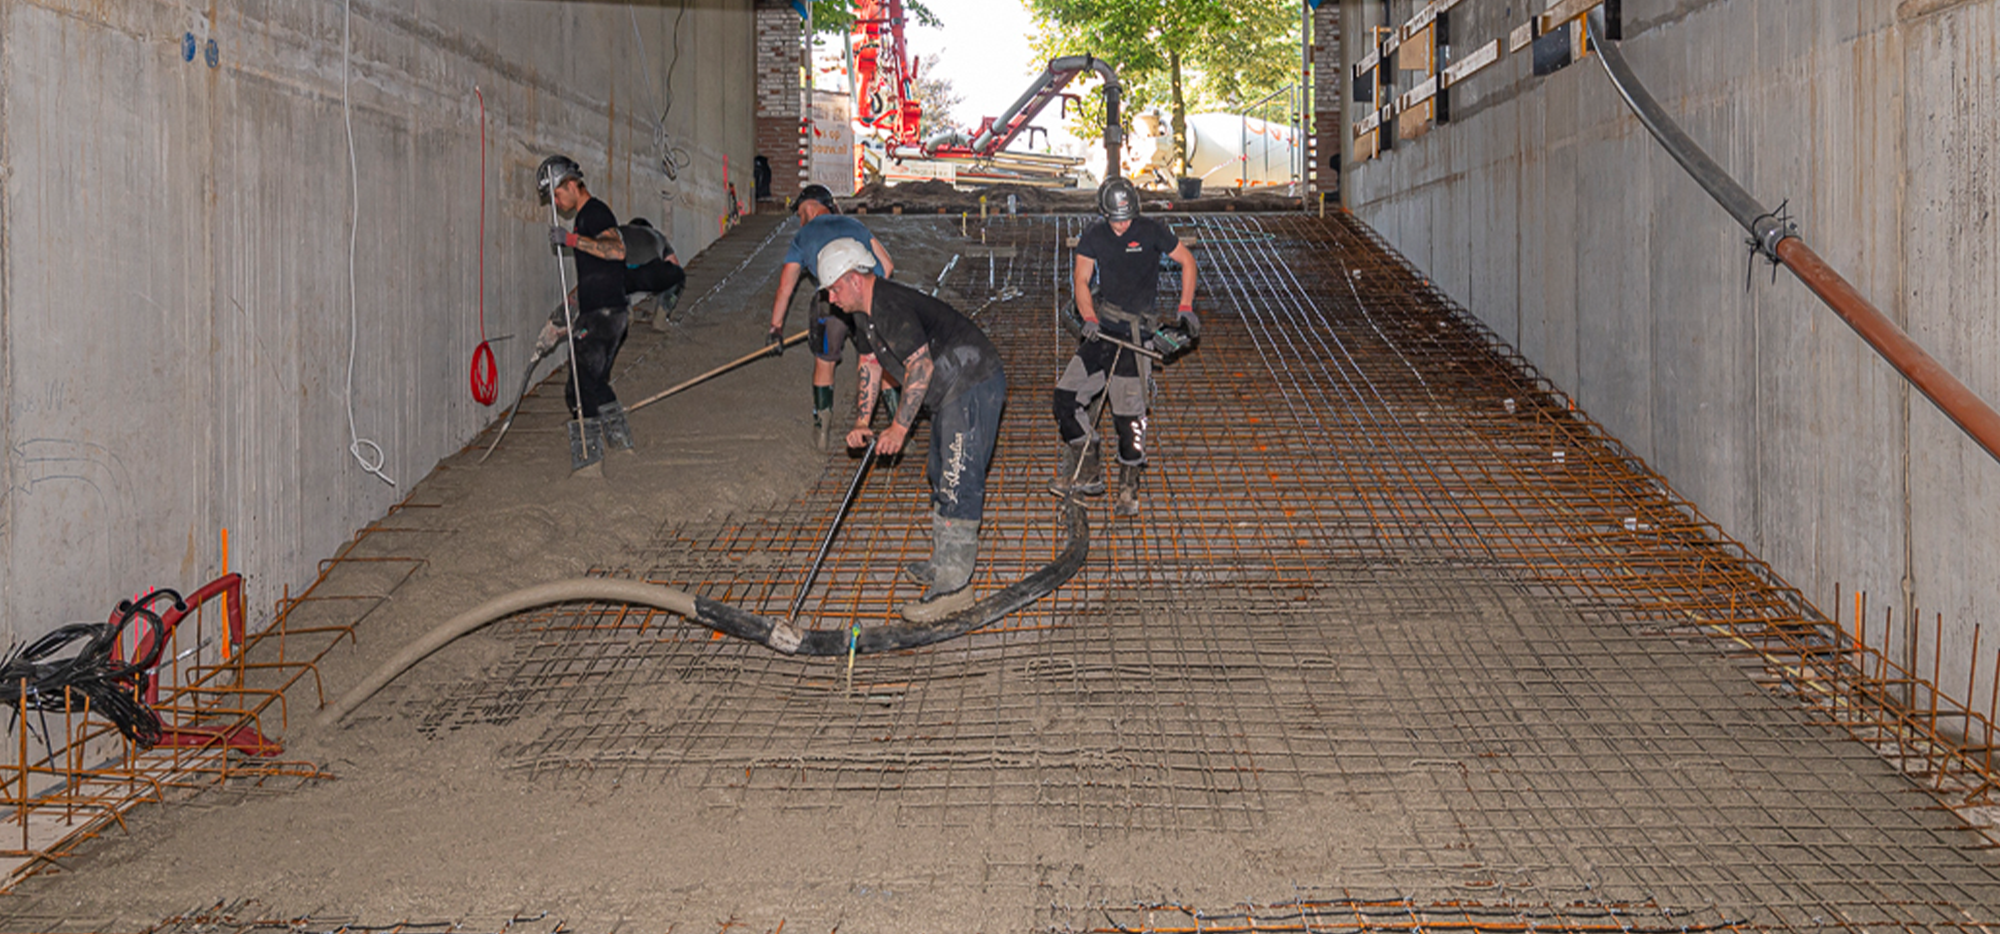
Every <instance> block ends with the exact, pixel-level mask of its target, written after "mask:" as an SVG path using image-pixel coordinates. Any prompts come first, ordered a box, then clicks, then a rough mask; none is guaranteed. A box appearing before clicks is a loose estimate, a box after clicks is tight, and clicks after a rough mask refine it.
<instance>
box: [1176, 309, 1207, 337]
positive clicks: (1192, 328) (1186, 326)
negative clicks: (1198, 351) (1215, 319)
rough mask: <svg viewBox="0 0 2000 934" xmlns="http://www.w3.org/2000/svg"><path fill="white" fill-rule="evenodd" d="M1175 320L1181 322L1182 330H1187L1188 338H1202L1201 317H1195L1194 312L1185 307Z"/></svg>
mask: <svg viewBox="0 0 2000 934" xmlns="http://www.w3.org/2000/svg"><path fill="white" fill-rule="evenodd" d="M1175 321H1176V322H1177V323H1179V324H1180V326H1181V330H1183V331H1186V332H1187V336H1188V340H1191V341H1192V340H1200V339H1201V319H1200V318H1197V317H1195V316H1194V312H1192V311H1189V310H1188V309H1185V308H1183V309H1181V314H1180V317H1179V318H1177V319H1175Z"/></svg>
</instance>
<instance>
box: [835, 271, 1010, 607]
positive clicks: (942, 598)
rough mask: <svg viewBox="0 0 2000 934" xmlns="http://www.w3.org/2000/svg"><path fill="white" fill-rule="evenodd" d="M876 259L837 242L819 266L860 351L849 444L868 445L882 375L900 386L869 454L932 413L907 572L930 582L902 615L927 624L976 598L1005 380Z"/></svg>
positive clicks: (978, 342)
mask: <svg viewBox="0 0 2000 934" xmlns="http://www.w3.org/2000/svg"><path fill="white" fill-rule="evenodd" d="M875 262H876V257H875V254H874V253H873V252H871V251H870V250H869V249H868V247H867V246H864V245H863V244H862V243H861V241H859V240H853V239H848V238H841V239H837V240H834V241H832V242H831V243H828V244H827V245H826V246H825V247H823V248H821V249H820V251H819V256H818V257H817V263H816V264H815V266H816V268H817V270H818V273H819V281H820V283H821V284H822V285H823V286H825V288H826V291H827V298H828V299H829V300H830V301H832V302H833V304H835V305H837V306H839V307H840V308H842V309H844V310H845V311H847V312H848V314H849V315H851V316H852V317H853V321H854V330H853V335H852V336H853V340H854V345H855V348H856V349H857V350H859V351H860V353H861V364H860V370H861V384H860V393H859V397H858V399H857V402H858V404H857V406H856V408H855V411H857V412H859V413H860V416H859V417H858V418H857V419H856V421H855V423H854V430H852V431H850V432H848V433H847V446H848V447H850V448H859V447H865V446H867V444H868V441H869V439H871V438H874V437H875V435H874V432H873V431H871V430H870V429H869V426H868V421H869V416H870V415H872V414H874V412H875V399H876V397H877V396H878V395H879V394H880V393H881V390H882V380H883V377H884V375H885V374H886V375H887V376H888V377H890V378H893V379H895V380H897V381H898V382H900V383H902V385H903V393H902V401H901V404H900V405H899V406H898V407H897V409H896V412H895V414H894V416H893V418H892V419H891V423H890V425H889V427H888V428H886V429H884V430H883V432H882V436H881V438H880V439H878V440H877V441H876V445H875V452H876V453H877V454H882V455H890V454H895V453H896V452H898V451H901V450H902V449H903V441H904V439H905V438H907V437H908V436H909V433H910V426H911V425H913V424H915V423H916V420H917V414H918V412H919V411H920V410H922V409H928V410H929V411H930V413H931V445H930V464H929V468H930V469H929V477H930V483H931V557H930V560H928V561H920V562H917V563H916V564H913V565H910V566H909V567H907V568H905V569H904V570H905V572H906V573H908V574H909V575H910V576H911V577H913V578H915V579H917V580H918V581H919V582H920V583H923V584H925V585H926V587H927V589H926V590H925V592H924V597H923V599H922V600H920V601H918V602H916V603H911V604H907V605H905V606H904V607H903V608H902V614H903V618H904V619H907V620H910V621H911V622H915V623H929V622H935V621H937V620H940V619H943V618H945V617H947V616H950V615H952V614H954V613H958V612H960V611H962V610H964V609H966V608H967V607H970V606H972V604H973V603H974V602H975V600H974V597H973V593H972V587H971V583H972V568H973V565H974V563H975V562H976V561H977V560H978V557H979V522H980V519H981V517H982V516H984V515H985V511H986V469H987V466H988V465H990V464H991V463H992V461H993V444H994V442H995V441H996V440H997V439H998V438H999V433H1000V412H1001V409H1002V408H1004V407H1005V405H1006V402H1007V375H1006V373H1005V372H1003V371H1002V370H1001V368H1000V352H999V351H998V350H997V349H995V348H994V346H993V342H992V341H989V340H987V339H986V335H985V334H984V333H982V332H981V331H980V330H979V326H978V325H975V324H973V323H972V321H971V320H970V319H968V318H966V317H965V316H964V315H961V314H959V313H958V312H957V311H954V310H952V307H951V306H950V305H947V304H945V303H944V302H941V301H938V300H937V299H936V298H933V297H931V296H929V295H925V294H924V293H922V292H919V291H917V290H916V289H913V288H910V287H909V286H906V285H903V284H901V283H898V282H895V281H892V280H889V279H884V278H882V277H881V276H879V275H877V274H876V273H875V271H874V270H875Z"/></svg>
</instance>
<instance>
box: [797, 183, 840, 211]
mask: <svg viewBox="0 0 2000 934" xmlns="http://www.w3.org/2000/svg"><path fill="white" fill-rule="evenodd" d="M808 201H817V202H819V203H820V204H823V205H826V209H827V210H829V211H832V212H833V213H835V214H839V213H840V205H838V204H835V203H833V191H832V190H831V189H828V188H827V187H826V186H825V185H819V184H813V185H807V186H806V187H804V188H801V189H799V196H798V197H796V198H793V199H792V213H794V214H796V213H798V210H799V205H801V204H804V203H806V202H808Z"/></svg>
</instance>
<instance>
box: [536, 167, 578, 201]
mask: <svg viewBox="0 0 2000 934" xmlns="http://www.w3.org/2000/svg"><path fill="white" fill-rule="evenodd" d="M572 178H573V179H576V180H577V181H579V182H580V181H583V166H580V165H577V164H576V160H575V159H572V158H570V157H568V156H550V157H548V158H547V159H543V160H542V164H541V165H540V166H539V167H537V168H536V169H535V192H536V193H537V194H538V195H540V196H541V199H542V203H543V204H547V203H549V198H550V196H551V195H553V194H554V193H555V190H556V189H557V188H559V187H561V186H562V183H563V182H566V181H568V180H570V179H572Z"/></svg>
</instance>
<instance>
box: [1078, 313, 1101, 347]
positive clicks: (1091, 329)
mask: <svg viewBox="0 0 2000 934" xmlns="http://www.w3.org/2000/svg"><path fill="white" fill-rule="evenodd" d="M1101 330H1103V328H1101V327H1099V326H1098V323H1097V320H1096V319H1094V318H1087V319H1085V320H1084V322H1083V330H1082V331H1081V332H1080V333H1079V334H1078V335H1077V336H1079V337H1081V338H1083V340H1084V342H1085V343H1089V342H1091V341H1094V340H1096V339H1097V332H1098V331H1101Z"/></svg>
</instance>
